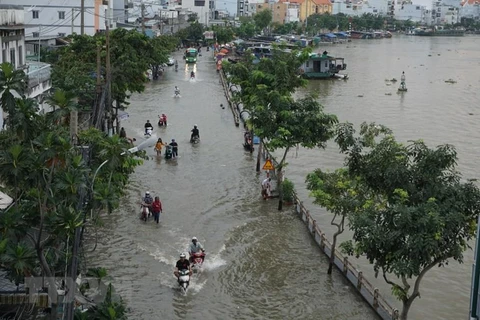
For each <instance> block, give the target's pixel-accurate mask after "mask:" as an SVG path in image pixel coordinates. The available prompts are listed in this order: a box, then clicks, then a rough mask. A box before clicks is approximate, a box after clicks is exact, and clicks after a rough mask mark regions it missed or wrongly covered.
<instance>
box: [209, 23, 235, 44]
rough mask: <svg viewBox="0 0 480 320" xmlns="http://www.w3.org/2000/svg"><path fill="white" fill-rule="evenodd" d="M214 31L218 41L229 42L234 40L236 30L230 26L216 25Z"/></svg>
mask: <svg viewBox="0 0 480 320" xmlns="http://www.w3.org/2000/svg"><path fill="white" fill-rule="evenodd" d="M213 31H214V32H215V38H216V39H217V42H218V43H228V42H231V41H232V40H233V36H234V32H233V29H232V28H230V27H220V26H214V27H213Z"/></svg>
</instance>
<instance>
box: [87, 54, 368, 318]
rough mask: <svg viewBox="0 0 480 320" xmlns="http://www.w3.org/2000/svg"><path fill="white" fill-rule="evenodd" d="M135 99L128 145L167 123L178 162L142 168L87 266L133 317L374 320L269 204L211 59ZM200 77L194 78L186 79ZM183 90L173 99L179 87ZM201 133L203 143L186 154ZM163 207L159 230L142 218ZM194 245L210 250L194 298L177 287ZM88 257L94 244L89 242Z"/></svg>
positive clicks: (170, 73) (301, 229) (162, 131)
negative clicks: (152, 207) (143, 207)
mask: <svg viewBox="0 0 480 320" xmlns="http://www.w3.org/2000/svg"><path fill="white" fill-rule="evenodd" d="M175 57H176V58H177V59H179V70H178V72H175V71H174V68H173V67H168V68H167V71H166V73H165V75H164V77H163V78H162V79H161V80H159V81H153V82H151V83H150V84H148V85H147V88H146V90H145V92H144V93H142V94H135V95H133V96H132V99H131V106H130V107H129V109H128V112H129V115H130V117H129V119H128V120H125V121H124V122H123V123H122V126H124V127H125V129H126V131H127V135H128V136H129V137H136V138H137V140H138V143H140V142H141V141H142V140H144V138H143V134H142V132H143V125H144V123H145V122H146V120H150V121H151V122H154V123H156V122H157V120H158V115H159V114H161V113H166V114H167V116H168V127H167V128H160V127H156V129H155V134H156V135H157V136H158V137H161V138H162V139H163V141H168V142H169V141H170V140H171V139H175V140H176V141H177V142H178V144H179V158H177V159H176V160H168V161H166V160H165V159H164V158H163V157H160V158H159V157H157V156H156V153H155V152H154V150H153V147H152V148H149V149H148V154H149V156H150V157H151V159H150V160H149V161H146V162H145V163H144V165H143V166H141V167H139V168H137V170H136V172H135V174H133V176H132V179H131V180H132V182H131V184H130V185H129V187H128V189H127V196H126V197H125V198H124V199H123V201H122V204H121V208H120V209H119V210H118V211H116V212H114V213H113V214H112V215H110V216H108V217H106V218H105V220H106V221H105V224H106V228H104V229H103V230H101V231H99V234H98V246H97V248H96V250H95V251H94V252H93V253H89V256H90V259H89V264H90V265H101V266H104V267H106V268H107V269H108V271H109V274H110V276H111V277H112V283H113V284H114V286H115V287H116V289H117V291H118V292H119V293H120V294H121V295H122V297H123V298H125V299H126V301H127V303H128V306H129V307H130V308H131V319H135V320H140V319H206V320H208V319H221V320H225V319H312V320H313V319H318V318H319V317H321V318H322V319H360V320H362V319H365V320H367V319H377V317H376V315H375V313H374V312H373V311H372V310H371V309H370V307H369V306H368V305H367V304H366V303H365V302H364V301H363V299H362V298H361V297H360V296H359V295H358V294H357V293H356V292H355V290H354V289H353V288H352V287H351V286H350V285H348V283H347V281H346V280H345V279H344V278H343V276H342V275H341V274H340V273H339V272H337V271H335V272H334V274H333V275H332V276H328V275H327V274H326V270H327V266H328V264H327V259H326V257H325V256H324V255H323V254H322V253H321V251H320V249H319V248H318V247H317V246H316V245H315V243H314V242H313V240H312V239H311V237H310V236H309V235H308V233H307V232H306V227H305V226H304V224H303V223H302V222H301V220H300V219H299V218H298V217H297V216H296V215H295V214H294V213H292V212H291V211H290V210H284V211H283V212H278V211H277V202H276V201H263V200H262V199H261V196H260V183H261V180H262V179H264V178H265V176H264V174H261V175H257V174H256V173H255V164H256V157H255V156H253V157H252V155H251V154H250V153H248V152H245V151H244V149H243V147H242V140H243V131H242V129H241V128H237V127H235V125H234V122H233V116H232V114H231V111H230V110H229V109H228V108H225V109H222V108H221V107H220V104H223V105H224V106H227V102H226V100H225V96H224V93H223V89H222V87H221V85H220V83H219V77H218V75H217V73H216V71H215V64H214V62H213V59H212V57H211V56H210V55H209V56H208V57H207V56H206V55H204V56H202V57H200V59H199V62H198V63H197V64H196V65H195V66H185V63H184V62H183V61H182V59H181V55H180V54H179V53H177V54H176V56H175ZM193 68H195V72H196V75H197V77H196V79H195V80H191V79H190V78H189V77H190V72H191V70H193ZM175 86H178V87H179V89H180V91H181V97H180V98H174V87H175ZM194 124H197V125H198V127H199V129H200V137H201V141H200V143H199V144H197V145H191V144H190V143H189V138H190V130H191V129H192V127H193V125H194ZM147 190H148V191H150V192H151V193H152V194H153V195H154V196H156V195H158V196H160V198H161V200H162V203H163V208H164V213H163V214H162V216H161V221H160V224H158V225H157V224H156V223H154V222H153V221H149V222H147V223H144V222H142V221H141V220H140V219H139V213H140V204H139V203H140V199H141V196H142V193H144V192H145V191H147ZM193 236H196V237H198V239H199V240H200V242H201V243H202V244H203V245H204V246H205V248H206V250H207V257H206V260H205V264H204V268H203V270H202V272H201V273H200V274H199V275H195V276H194V278H193V279H192V281H191V286H190V288H189V291H188V293H187V295H186V296H183V295H182V294H181V293H180V291H179V288H178V285H177V283H176V279H175V278H174V276H173V269H174V265H175V262H176V261H177V260H178V256H179V254H180V252H184V251H186V250H187V247H188V245H189V244H190V239H191V237H193ZM89 237H90V239H89V244H90V248H92V247H93V244H94V238H95V237H94V234H92V233H90V234H89Z"/></svg>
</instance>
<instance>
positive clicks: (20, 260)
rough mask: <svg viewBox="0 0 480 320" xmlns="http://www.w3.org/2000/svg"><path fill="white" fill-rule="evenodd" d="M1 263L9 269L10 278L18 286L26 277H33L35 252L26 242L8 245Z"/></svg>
mask: <svg viewBox="0 0 480 320" xmlns="http://www.w3.org/2000/svg"><path fill="white" fill-rule="evenodd" d="M0 261H1V262H2V264H3V265H5V266H6V267H7V268H8V270H9V273H10V274H9V278H10V279H11V280H13V281H14V282H15V284H16V285H17V286H18V284H19V283H21V282H22V281H23V279H24V277H28V276H31V275H32V272H33V268H34V265H35V251H34V250H33V249H32V248H31V246H29V245H28V244H26V243H24V242H19V243H17V244H15V245H10V246H9V245H7V247H6V250H5V253H4V254H3V255H2V256H1V260H0Z"/></svg>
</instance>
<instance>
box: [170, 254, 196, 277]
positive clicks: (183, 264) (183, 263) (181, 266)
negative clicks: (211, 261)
mask: <svg viewBox="0 0 480 320" xmlns="http://www.w3.org/2000/svg"><path fill="white" fill-rule="evenodd" d="M185 258H186V255H185V253H181V254H180V260H178V261H177V263H176V264H175V271H173V274H174V275H175V277H177V280H178V277H179V275H180V271H182V270H188V272H189V273H190V276H191V275H192V274H193V271H192V266H191V265H190V261H188V260H187V259H185Z"/></svg>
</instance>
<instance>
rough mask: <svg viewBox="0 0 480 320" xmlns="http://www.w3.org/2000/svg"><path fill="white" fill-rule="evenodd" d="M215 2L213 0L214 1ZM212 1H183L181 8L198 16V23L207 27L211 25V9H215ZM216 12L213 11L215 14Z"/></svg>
mask: <svg viewBox="0 0 480 320" xmlns="http://www.w3.org/2000/svg"><path fill="white" fill-rule="evenodd" d="M212 1H213V0H212ZM212 1H211V0H181V4H180V5H181V7H182V8H183V9H186V10H189V11H191V12H193V13H196V14H197V18H198V22H199V23H202V24H204V25H205V26H208V25H209V21H210V17H211V16H212V14H213V13H212V12H211V9H210V7H212V6H213V7H214V8H215V6H214V5H212V4H211V3H210V2H212ZM214 11H215V10H213V12H214Z"/></svg>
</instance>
